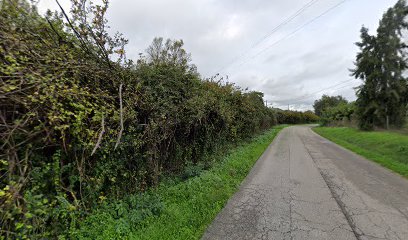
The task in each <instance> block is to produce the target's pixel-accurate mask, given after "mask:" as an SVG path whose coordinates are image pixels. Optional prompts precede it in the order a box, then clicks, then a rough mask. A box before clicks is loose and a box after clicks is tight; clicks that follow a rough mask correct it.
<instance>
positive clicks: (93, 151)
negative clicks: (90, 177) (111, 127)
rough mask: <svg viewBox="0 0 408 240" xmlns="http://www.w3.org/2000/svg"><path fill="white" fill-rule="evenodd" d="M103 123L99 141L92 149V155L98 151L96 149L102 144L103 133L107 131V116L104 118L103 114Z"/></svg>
mask: <svg viewBox="0 0 408 240" xmlns="http://www.w3.org/2000/svg"><path fill="white" fill-rule="evenodd" d="M101 125H102V129H101V132H100V133H99V137H98V141H97V142H96V144H95V147H94V149H93V150H92V153H91V156H92V155H94V153H95V152H96V150H97V149H98V148H99V146H100V145H101V142H102V136H103V134H104V133H105V118H104V116H102V123H101Z"/></svg>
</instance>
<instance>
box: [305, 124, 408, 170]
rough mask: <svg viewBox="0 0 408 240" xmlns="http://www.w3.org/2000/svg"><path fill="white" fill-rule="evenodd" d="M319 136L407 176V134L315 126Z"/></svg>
mask: <svg viewBox="0 0 408 240" xmlns="http://www.w3.org/2000/svg"><path fill="white" fill-rule="evenodd" d="M313 130H314V131H315V132H316V133H318V134H320V135H321V136H323V137H325V138H327V139H329V140H331V141H333V142H335V143H337V144H339V145H341V146H343V147H345V148H347V149H349V150H351V151H353V152H355V153H357V154H359V155H361V156H363V157H365V158H367V159H370V160H372V161H374V162H376V163H378V164H380V165H382V166H384V167H386V168H388V169H391V170H392V171H394V172H396V173H399V174H400V175H402V176H404V177H407V178H408V135H406V134H401V133H395V132H385V131H381V132H365V131H359V130H356V129H353V128H341V127H317V128H313Z"/></svg>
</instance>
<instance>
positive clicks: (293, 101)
mask: <svg viewBox="0 0 408 240" xmlns="http://www.w3.org/2000/svg"><path fill="white" fill-rule="evenodd" d="M354 80H356V79H354V78H352V79H349V80H346V81H343V82H340V83H337V84H334V85H332V86H329V87H325V88H323V89H320V90H318V91H316V92H312V93H308V94H305V95H303V96H301V97H297V98H292V99H285V100H281V101H279V102H291V103H297V102H300V101H303V100H305V99H308V98H310V97H314V96H315V94H318V93H321V92H323V91H326V90H329V89H332V88H335V87H338V86H340V85H343V84H345V83H349V82H351V81H354ZM349 85H350V86H351V85H352V84H348V85H346V86H342V88H344V87H347V86H349ZM339 89H341V88H339ZM339 89H337V90H339ZM271 102H273V101H271Z"/></svg>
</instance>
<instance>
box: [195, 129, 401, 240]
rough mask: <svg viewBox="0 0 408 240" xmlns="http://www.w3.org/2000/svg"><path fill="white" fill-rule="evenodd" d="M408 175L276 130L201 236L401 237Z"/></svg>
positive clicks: (307, 132) (301, 133) (312, 137)
mask: <svg viewBox="0 0 408 240" xmlns="http://www.w3.org/2000/svg"><path fill="white" fill-rule="evenodd" d="M407 226H408V181H407V180H406V179H404V178H403V177H401V176H399V175H396V174H395V173H392V172H390V171H389V170H387V169H385V168H383V167H381V166H379V165H377V164H376V163H373V162H371V161H368V160H366V159H364V158H363V157H360V156H359V155H356V154H355V153H353V152H350V151H349V150H346V149H344V148H342V147H340V146H338V145H336V144H334V143H332V142H330V141H328V140H326V139H324V138H322V137H320V136H319V135H317V134H316V133H314V132H313V131H312V130H311V129H310V127H307V126H294V127H289V128H286V129H283V130H282V131H281V133H280V134H279V135H278V136H277V137H276V139H275V140H274V142H273V143H272V144H271V145H270V147H269V148H268V149H267V150H266V151H265V153H264V154H263V155H262V157H261V158H260V159H259V160H258V162H257V163H256V165H255V166H254V168H253V169H252V170H251V172H250V174H249V175H248V177H247V178H246V179H245V180H244V182H243V183H242V185H241V187H240V189H239V191H238V192H237V193H236V194H235V195H234V196H233V197H232V198H231V199H230V200H229V202H228V203H227V205H226V207H225V208H224V209H223V210H222V211H221V212H220V213H219V214H218V216H217V217H216V218H215V220H214V222H213V223H212V225H210V227H209V228H208V229H207V231H206V233H205V234H204V236H203V239H408V227H407Z"/></svg>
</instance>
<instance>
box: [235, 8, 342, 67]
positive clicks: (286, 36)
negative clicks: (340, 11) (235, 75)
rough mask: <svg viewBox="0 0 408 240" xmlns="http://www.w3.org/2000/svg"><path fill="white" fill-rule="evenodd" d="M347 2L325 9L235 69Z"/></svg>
mask: <svg viewBox="0 0 408 240" xmlns="http://www.w3.org/2000/svg"><path fill="white" fill-rule="evenodd" d="M346 1H347V0H342V1H341V2H339V3H337V4H336V5H334V6H332V7H330V8H329V9H327V10H326V11H324V12H323V13H321V14H320V15H318V16H316V17H314V18H313V19H311V20H310V21H308V22H306V23H305V24H303V25H301V26H300V27H298V28H297V29H295V30H294V31H292V32H290V33H289V34H287V35H285V36H284V37H282V38H280V39H279V40H277V41H275V42H273V43H272V44H270V45H269V46H267V47H266V48H264V49H262V50H261V51H259V52H258V53H257V54H255V55H254V56H252V57H251V58H247V60H246V61H244V62H242V63H241V64H239V65H238V66H237V67H240V66H242V65H244V64H245V63H247V62H248V61H250V60H252V59H255V58H256V57H258V56H259V55H261V54H262V53H264V52H266V51H267V50H269V49H271V48H272V47H274V46H276V45H277V44H279V43H280V42H282V41H283V40H285V39H287V38H290V37H292V36H293V35H295V34H296V33H297V32H299V31H300V30H302V29H303V28H305V27H307V26H308V25H310V24H312V23H314V22H315V21H317V20H318V19H320V18H321V17H323V16H325V15H326V14H327V13H329V12H331V11H332V10H334V9H335V8H337V7H339V6H340V5H342V4H343V3H345V2H346Z"/></svg>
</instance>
